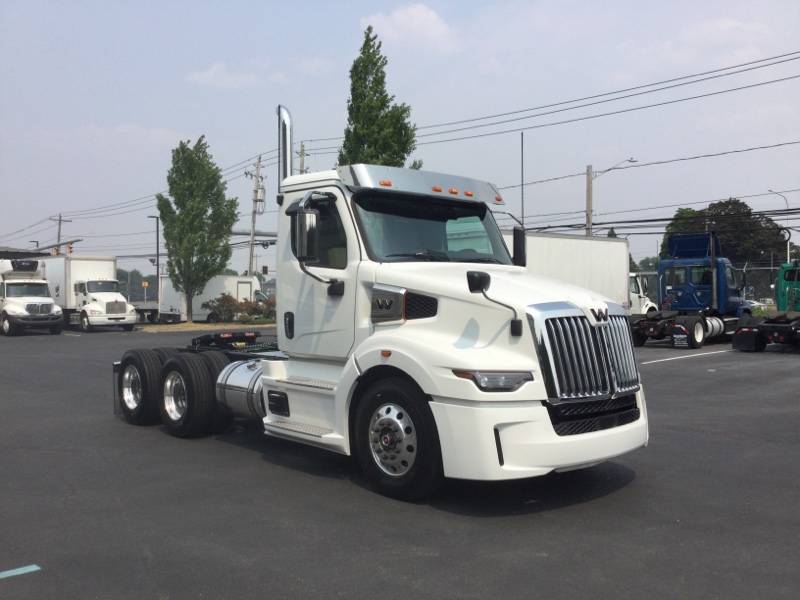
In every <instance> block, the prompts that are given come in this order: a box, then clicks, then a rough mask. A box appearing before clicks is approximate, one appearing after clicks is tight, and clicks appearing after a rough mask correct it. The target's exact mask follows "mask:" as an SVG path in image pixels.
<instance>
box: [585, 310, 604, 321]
mask: <svg viewBox="0 0 800 600" xmlns="http://www.w3.org/2000/svg"><path fill="white" fill-rule="evenodd" d="M589 312H590V313H592V316H593V317H594V320H595V321H597V322H598V323H603V322H605V321H608V309H607V308H590V309H589Z"/></svg>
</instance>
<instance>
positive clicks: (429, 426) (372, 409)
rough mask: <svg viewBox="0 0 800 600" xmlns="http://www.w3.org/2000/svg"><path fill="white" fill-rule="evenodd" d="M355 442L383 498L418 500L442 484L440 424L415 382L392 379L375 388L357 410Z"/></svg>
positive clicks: (358, 455) (364, 469)
mask: <svg viewBox="0 0 800 600" xmlns="http://www.w3.org/2000/svg"><path fill="white" fill-rule="evenodd" d="M354 438H355V454H356V458H357V460H358V463H359V466H360V467H361V470H362V472H363V473H364V475H365V476H366V478H367V479H368V480H369V482H370V484H371V485H372V486H373V487H374V488H375V489H376V490H377V491H378V492H380V493H381V494H384V495H386V496H390V497H392V498H398V499H401V500H418V499H421V498H423V497H426V496H430V495H431V494H433V493H434V492H435V491H436V490H437V489H438V488H439V486H440V485H441V483H442V481H443V478H444V476H443V469H442V454H441V449H440V446H439V435H438V432H437V430H436V422H435V421H434V418H433V413H432V412H431V409H430V406H429V404H428V400H427V398H426V397H425V395H424V394H423V393H422V391H421V390H420V389H419V388H418V387H417V386H416V385H414V384H413V383H412V382H410V381H408V380H406V379H403V378H401V377H390V378H387V379H383V380H379V381H376V382H375V383H372V384H371V385H369V387H367V389H366V390H365V391H364V393H363V395H362V396H361V401H360V403H359V405H358V407H357V409H356V418H355V430H354Z"/></svg>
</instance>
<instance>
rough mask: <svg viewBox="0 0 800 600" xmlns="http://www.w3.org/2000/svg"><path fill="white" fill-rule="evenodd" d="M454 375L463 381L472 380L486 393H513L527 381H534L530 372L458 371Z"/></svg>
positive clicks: (454, 370) (454, 371)
mask: <svg viewBox="0 0 800 600" xmlns="http://www.w3.org/2000/svg"><path fill="white" fill-rule="evenodd" d="M453 375H455V376H456V377H461V378H462V379H471V380H472V382H473V383H474V384H475V385H477V386H478V388H479V389H480V390H482V391H484V392H513V391H514V390H517V389H519V388H520V387H521V386H522V384H524V383H525V382H527V381H533V374H531V373H530V372H529V371H458V370H456V369H453Z"/></svg>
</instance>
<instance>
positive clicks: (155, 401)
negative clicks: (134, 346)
mask: <svg viewBox="0 0 800 600" xmlns="http://www.w3.org/2000/svg"><path fill="white" fill-rule="evenodd" d="M129 363H133V364H134V365H135V366H136V368H137V369H138V370H139V376H140V378H141V379H142V404H141V405H140V407H139V410H137V411H135V412H131V411H130V410H128V408H127V407H126V406H125V403H124V402H122V372H123V371H124V369H125V367H126V366H127V365H128V364H129ZM117 393H118V394H119V398H120V400H119V402H120V409H121V411H122V416H123V417H124V419H125V420H126V421H127V422H128V423H130V424H131V425H151V424H153V423H155V422H157V421H158V407H159V404H160V401H161V361H160V360H159V359H158V356H157V355H156V353H155V352H153V351H152V350H145V349H138V350H128V351H127V352H125V354H123V355H122V360H121V365H120V370H119V377H118V379H117Z"/></svg>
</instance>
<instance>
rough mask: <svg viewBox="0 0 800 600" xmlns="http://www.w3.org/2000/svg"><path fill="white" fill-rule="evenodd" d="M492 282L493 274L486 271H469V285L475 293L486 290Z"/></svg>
mask: <svg viewBox="0 0 800 600" xmlns="http://www.w3.org/2000/svg"><path fill="white" fill-rule="evenodd" d="M491 283H492V276H491V275H489V274H488V273H486V272H485V271H467V285H468V286H469V291H470V292H472V293H473V294H477V293H479V292H485V291H486V290H488V289H489V286H490V285H491Z"/></svg>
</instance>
